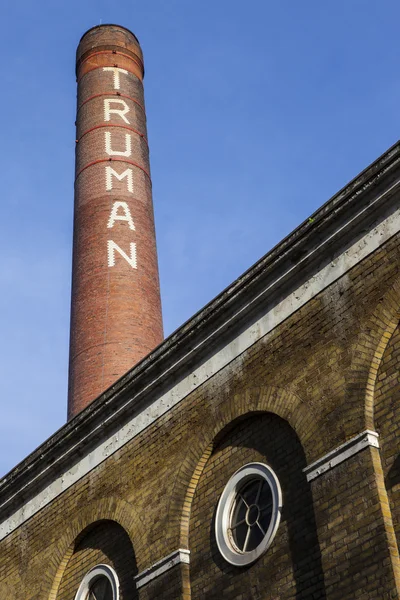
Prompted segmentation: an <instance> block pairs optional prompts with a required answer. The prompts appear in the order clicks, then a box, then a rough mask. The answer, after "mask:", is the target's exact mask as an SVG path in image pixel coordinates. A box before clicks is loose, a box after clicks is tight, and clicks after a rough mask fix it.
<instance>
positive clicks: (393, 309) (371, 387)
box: [364, 278, 400, 429]
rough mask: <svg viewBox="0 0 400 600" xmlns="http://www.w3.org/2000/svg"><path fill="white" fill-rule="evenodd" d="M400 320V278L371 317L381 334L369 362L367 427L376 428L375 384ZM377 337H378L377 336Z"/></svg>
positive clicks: (366, 387)
mask: <svg viewBox="0 0 400 600" xmlns="http://www.w3.org/2000/svg"><path fill="white" fill-rule="evenodd" d="M399 322H400V278H398V279H397V281H396V282H395V284H394V285H393V287H392V288H391V289H390V290H389V292H388V293H387V294H386V295H385V297H384V298H383V299H382V301H381V302H380V303H379V304H378V306H377V308H376V309H375V311H374V314H373V317H372V319H371V325H372V326H371V330H372V329H373V328H374V329H375V331H376V332H377V335H376V337H378V336H379V341H378V343H377V344H376V347H375V350H374V353H373V356H372V359H371V361H370V364H369V369H368V374H367V378H366V386H365V402H364V418H365V426H366V428H367V429H375V419H374V404H375V384H376V378H377V376H378V371H379V367H380V365H381V362H382V359H383V355H384V353H385V350H386V348H387V346H388V344H389V342H390V339H391V337H392V335H393V334H394V332H395V331H396V328H397V326H398V325H399ZM375 339H376V338H375Z"/></svg>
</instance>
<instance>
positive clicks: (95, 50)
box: [68, 25, 163, 418]
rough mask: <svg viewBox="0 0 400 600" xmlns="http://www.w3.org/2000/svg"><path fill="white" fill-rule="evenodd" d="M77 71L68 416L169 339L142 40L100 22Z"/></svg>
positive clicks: (83, 45) (84, 44) (86, 39)
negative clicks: (165, 334)
mask: <svg viewBox="0 0 400 600" xmlns="http://www.w3.org/2000/svg"><path fill="white" fill-rule="evenodd" d="M76 74H77V81H78V102H77V118H76V173H75V213H74V243H73V267H72V303H71V304H72V306H71V337H70V363H69V390H68V418H71V417H73V416H74V415H76V414H77V413H78V412H80V411H81V410H82V409H83V408H85V407H86V406H87V405H88V404H89V403H90V402H91V401H92V400H94V399H95V398H96V397H97V396H98V395H99V394H101V393H102V392H103V391H104V390H106V389H107V388H108V387H109V386H110V385H112V384H113V383H114V382H115V381H116V380H117V379H118V378H119V377H121V376H122V375H123V374H124V373H125V372H126V371H128V370H129V369H130V368H131V367H132V366H133V365H134V364H135V363H137V362H138V361H139V360H140V359H141V358H143V357H144V356H145V355H146V354H148V353H149V352H150V351H151V350H152V349H153V348H154V347H155V346H157V345H158V344H159V343H160V342H161V341H162V339H163V329H162V317H161V302H160V289H159V278H158V264H157V251H156V239H155V231H154V217H153V202H152V192H151V179H150V166H149V147H148V142H147V134H146V113H145V108H144V98H143V83H142V81H143V75H144V68H143V56H142V51H141V48H140V45H139V42H138V40H137V38H136V37H135V36H134V35H133V33H131V32H130V31H129V30H127V29H125V28H124V27H119V26H117V25H100V26H98V27H94V28H93V29H90V30H89V31H87V32H86V33H85V34H84V36H83V37H82V39H81V41H80V43H79V46H78V49H77V58H76Z"/></svg>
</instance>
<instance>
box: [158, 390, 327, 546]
mask: <svg viewBox="0 0 400 600" xmlns="http://www.w3.org/2000/svg"><path fill="white" fill-rule="evenodd" d="M264 412H270V413H273V414H275V415H277V416H279V417H281V418H282V419H284V420H285V421H287V422H288V423H289V425H290V426H291V427H292V428H293V430H294V431H295V432H296V434H297V435H298V437H299V439H300V442H301V444H302V446H303V448H304V451H305V456H306V460H307V463H308V462H312V461H313V460H315V458H318V456H319V455H320V453H321V452H322V450H319V448H322V446H323V444H324V441H325V440H326V439H329V437H328V431H325V427H324V424H323V423H319V422H318V417H317V415H316V414H315V413H313V411H311V410H310V408H309V406H307V405H306V404H305V403H304V402H303V401H302V400H301V398H300V397H299V396H297V395H296V394H293V393H292V392H289V391H288V390H286V389H283V388H277V387H260V388H251V389H248V390H246V391H245V392H243V393H241V394H236V395H234V396H232V397H230V396H228V397H227V398H226V399H225V401H224V402H223V403H222V404H221V405H220V406H219V408H218V409H217V410H215V411H214V413H213V414H212V416H210V420H209V421H207V423H204V424H203V426H202V427H201V429H200V430H199V431H198V432H196V433H195V432H194V433H193V436H194V439H193V443H191V444H190V446H189V447H188V448H187V451H186V453H185V458H184V460H183V461H182V464H181V466H180V468H179V471H178V472H177V475H176V477H175V481H174V485H173V489H172V492H171V496H170V500H169V508H168V523H169V538H170V540H169V546H170V547H171V548H174V547H176V546H177V545H178V546H179V547H180V548H188V544H189V519H190V507H191V501H192V499H193V494H194V490H195V488H196V485H197V482H198V480H199V478H200V476H201V473H202V470H203V468H204V465H205V464H206V462H207V460H208V458H209V456H210V455H211V453H212V450H213V447H214V444H215V443H216V440H218V437H219V434H220V432H221V431H223V430H224V429H225V428H226V427H227V426H229V424H231V423H233V422H235V421H236V420H237V419H240V418H245V417H249V416H251V415H252V414H257V413H264ZM177 532H179V539H177V540H176V541H174V540H173V539H171V538H172V537H173V536H175V535H176V533H177Z"/></svg>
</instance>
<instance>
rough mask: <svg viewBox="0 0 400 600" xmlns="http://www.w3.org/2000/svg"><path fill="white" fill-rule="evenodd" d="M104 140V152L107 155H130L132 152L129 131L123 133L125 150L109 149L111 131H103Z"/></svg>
mask: <svg viewBox="0 0 400 600" xmlns="http://www.w3.org/2000/svg"><path fill="white" fill-rule="evenodd" d="M105 136H106V139H105V142H106V153H107V154H108V155H109V156H130V155H131V154H132V146H131V136H130V135H129V133H126V134H125V150H112V149H111V132H110V131H106V132H105Z"/></svg>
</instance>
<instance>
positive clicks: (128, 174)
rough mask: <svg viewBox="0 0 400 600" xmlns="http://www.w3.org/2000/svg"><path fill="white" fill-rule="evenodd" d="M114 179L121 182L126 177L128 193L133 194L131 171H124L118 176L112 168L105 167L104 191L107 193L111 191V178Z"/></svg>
mask: <svg viewBox="0 0 400 600" xmlns="http://www.w3.org/2000/svg"><path fill="white" fill-rule="evenodd" d="M113 175H114V177H116V178H117V179H118V181H122V180H123V179H125V177H126V185H127V188H128V192H130V193H131V194H133V174H132V169H126V170H125V171H124V172H123V173H121V174H119V173H117V172H116V171H114V169H113V168H112V167H106V190H107V191H108V192H109V191H110V190H112V189H113V182H112V178H113Z"/></svg>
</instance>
